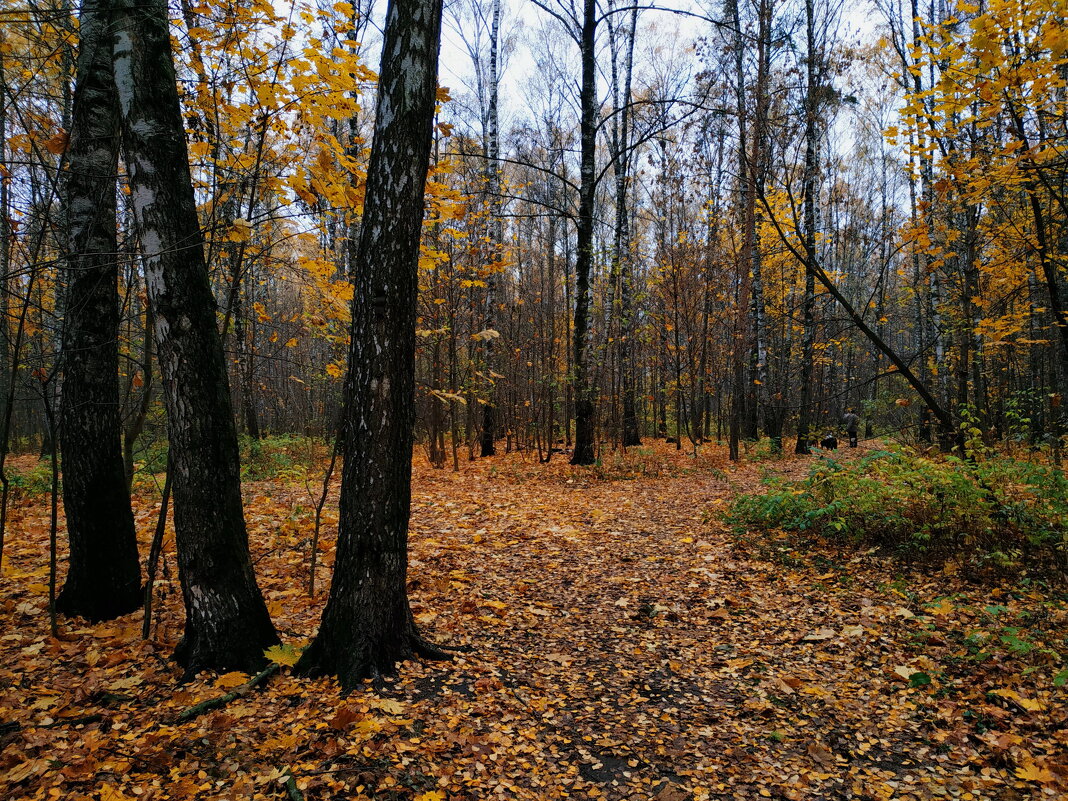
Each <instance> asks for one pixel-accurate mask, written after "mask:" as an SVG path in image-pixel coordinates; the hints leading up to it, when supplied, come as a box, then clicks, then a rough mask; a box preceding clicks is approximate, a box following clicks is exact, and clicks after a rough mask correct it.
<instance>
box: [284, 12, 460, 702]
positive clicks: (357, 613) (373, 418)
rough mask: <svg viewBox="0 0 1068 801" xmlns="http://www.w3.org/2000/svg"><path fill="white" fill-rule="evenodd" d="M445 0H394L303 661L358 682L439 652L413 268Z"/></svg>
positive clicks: (310, 669) (313, 672)
mask: <svg viewBox="0 0 1068 801" xmlns="http://www.w3.org/2000/svg"><path fill="white" fill-rule="evenodd" d="M440 33H441V0H391V2H390V4H389V8H388V10H387V12H386V29H385V42H384V44H383V48H382V68H381V71H380V75H381V78H380V80H379V91H378V104H377V109H376V117H375V134H374V141H373V144H372V147H371V160H370V164H369V166H368V170H367V200H366V203H365V206H364V218H363V225H362V226H361V229H360V241H359V247H358V250H357V253H356V260H355V264H354V265H353V284H354V290H355V291H354V295H353V304H352V340H351V346H350V349H349V365H348V373H347V375H346V381H345V392H346V405H347V410H346V418H347V425H348V436H346V437H345V441H344V455H345V460H344V471H343V473H342V480H341V504H340V519H339V523H338V541H337V561H336V563H335V566H334V575H333V580H332V582H331V585H330V597H329V599H328V601H327V604H326V609H325V610H324V611H323V619H322V624H321V626H320V628H319V633H318V635H317V636H316V638H315V640H314V641H313V642H312V644H311V646H310V647H309V648H308V650H307V651H306V652H305V653H304V656H303V657H302V658H301V661H300V663H299V664H298V666H297V669H298V671H299V672H301V673H303V674H305V675H310V676H322V675H335V676H337V677H338V678H339V680H340V682H341V685H342V687H344V688H346V689H350V688H352V687H353V686H355V685H356V684H357V683H358V682H359V681H360V680H361V679H364V678H367V677H376V676H378V675H379V674H381V673H386V672H391V671H392V670H393V669H394V668H395V665H396V663H397V662H398V661H400V660H402V659H405V658H406V657H408V656H410V655H412V654H425V655H434V651H433V649H432V648H430V647H429V646H427V645H426V643H424V642H423V641H422V640H421V639H420V638H419V635H418V634H417V632H416V630H415V624H414V621H413V620H412V615H411V611H410V609H409V606H408V595H407V587H406V581H407V570H408V518H409V513H410V505H411V467H412V429H413V422H414V412H415V408H414V391H415V321H416V297H417V293H418V276H417V267H418V261H419V240H420V233H421V229H422V222H423V192H424V187H425V184H426V175H427V167H428V164H429V159H430V143H431V124H432V122H433V117H434V104H435V90H436V88H437V54H438V42H439V38H440Z"/></svg>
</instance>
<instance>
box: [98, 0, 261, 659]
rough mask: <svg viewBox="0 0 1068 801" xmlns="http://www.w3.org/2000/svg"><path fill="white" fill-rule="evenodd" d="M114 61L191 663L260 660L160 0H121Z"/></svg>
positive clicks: (226, 394) (232, 448) (257, 608)
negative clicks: (166, 439) (160, 394)
mask: <svg viewBox="0 0 1068 801" xmlns="http://www.w3.org/2000/svg"><path fill="white" fill-rule="evenodd" d="M115 10H116V11H115V18H114V20H113V30H114V42H113V44H114V70H115V84H116V87H117V89H118V97H119V106H120V109H121V113H122V121H123V134H124V153H125V160H126V164H127V168H128V170H129V174H130V190H131V195H132V197H133V205H134V213H135V215H136V220H137V227H138V234H139V238H140V242H141V254H142V258H143V260H144V267H145V279H146V281H145V282H146V285H147V288H148V296H149V300H150V302H151V303H152V304H153V306H154V308H155V314H156V344H157V353H158V360H159V367H160V374H161V377H162V383H163V390H164V401H165V405H166V407H167V421H168V430H169V434H170V458H171V464H172V467H173V471H174V528H175V533H176V537H177V550H178V569H179V577H180V579H181V583H182V595H183V598H184V600H185V610H186V624H185V634H184V636H183V637H182V640H181V642H180V643H179V644H178V647H177V649H176V650H175V654H174V656H175V659H176V660H177V661H178V662H179V663H180V664H181V665H182V666H183V667H184V668H185V669H186V672H187V674H193V673H196V672H197V671H199V670H203V669H211V670H245V671H252V670H255V669H257V668H259V667H260V666H261V665H262V664H263V662H264V656H263V649H264V648H266V647H268V646H270V645H273V644H274V643H276V642H278V636H277V635H276V634H275V631H274V626H273V625H272V624H271V620H270V617H269V616H268V614H267V607H266V605H265V604H264V603H263V597H262V596H261V595H260V591H259V587H258V586H257V585H256V577H255V574H254V573H253V569H252V560H251V558H250V556H249V548H248V534H247V531H246V529H245V518H244V513H243V510H242V507H241V475H240V467H239V457H238V449H237V434H236V431H235V429H234V418H233V413H232V408H231V404H230V391H229V388H228V386H227V378H226V367H225V364H224V361H223V351H222V343H221V340H220V337H219V331H218V327H217V324H216V319H215V316H216V306H215V299H214V297H213V296H212V292H211V285H210V284H209V281H208V271H207V266H206V264H205V262H204V239H203V234H202V233H201V230H200V227H199V223H198V220H197V213H196V203H195V200H194V197H193V187H192V182H191V180H190V175H189V162H188V153H187V151H186V142H185V135H184V133H183V124H182V117H181V114H180V111H179V104H178V92H177V84H176V82H175V73H174V64H173V61H172V57H171V50H170V32H169V27H168V21H167V5H166V3H165V2H163V1H162V0H149V2H145V3H138V4H136V5H135V4H134V3H133V2H132V0H120V2H118V3H117V4H116V6H115Z"/></svg>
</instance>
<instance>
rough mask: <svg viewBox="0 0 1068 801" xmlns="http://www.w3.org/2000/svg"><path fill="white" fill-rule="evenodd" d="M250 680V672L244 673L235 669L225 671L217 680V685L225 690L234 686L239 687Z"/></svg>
mask: <svg viewBox="0 0 1068 801" xmlns="http://www.w3.org/2000/svg"><path fill="white" fill-rule="evenodd" d="M246 681H248V674H247V673H242V672H241V671H240V670H235V671H233V672H232V673H223V674H222V675H221V676H219V678H217V679H216V680H215V686H216V687H219V688H221V689H223V690H229V689H231V688H233V687H239V686H241V685H242V684H244V683H245V682H246Z"/></svg>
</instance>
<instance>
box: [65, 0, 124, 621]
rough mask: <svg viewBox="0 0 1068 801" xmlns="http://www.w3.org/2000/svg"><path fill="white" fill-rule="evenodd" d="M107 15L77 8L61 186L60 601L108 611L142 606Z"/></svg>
mask: <svg viewBox="0 0 1068 801" xmlns="http://www.w3.org/2000/svg"><path fill="white" fill-rule="evenodd" d="M107 22H108V17H107V15H106V13H101V7H100V3H99V1H98V0H88V1H87V2H86V3H85V4H84V5H83V6H82V11H81V15H80V26H79V30H80V42H81V44H80V47H79V51H78V72H77V85H76V88H75V90H74V115H73V122H72V127H71V136H70V149H69V151H68V164H69V171H68V176H67V180H66V181H65V182H64V186H65V190H66V192H65V194H66V197H65V198H64V212H65V217H66V219H65V231H64V234H65V237H66V239H65V242H66V253H65V254H64V257H65V261H66V264H65V278H66V285H67V303H66V305H67V308H66V319H65V321H64V326H65V329H64V339H65V345H64V349H63V350H64V358H63V373H64V377H63V392H62V396H61V398H62V405H61V409H60V413H61V417H62V425H61V426H60V436H61V440H62V442H61V445H62V449H63V506H64V509H65V510H66V518H67V535H68V537H69V540H70V567H69V569H68V571H67V579H66V583H65V584H64V585H63V590H62V592H61V593H60V594H59V597H58V598H57V599H56V609H57V611H59V612H62V613H63V614H66V615H78V616H81V617H85V618H89V619H90V620H109V619H111V618H114V617H118V616H119V615H124V614H126V613H127V612H132V611H133V610H134V609H137V608H138V607H139V606H141V603H142V601H143V596H142V593H141V566H140V563H139V561H138V555H137V535H136V531H135V529H134V518H133V511H132V509H131V508H130V493H129V490H128V488H127V484H126V471H125V468H124V464H123V458H122V446H121V441H120V438H121V430H122V422H121V420H120V416H119V348H118V342H119V322H120V321H119V298H118V280H119V271H118V258H117V256H118V237H117V235H116V218H115V208H116V202H115V175H116V173H117V165H118V156H119V114H118V103H117V102H116V98H115V87H114V83H113V82H112V78H111V40H110V38H109V36H108V31H107Z"/></svg>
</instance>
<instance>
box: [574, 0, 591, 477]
mask: <svg viewBox="0 0 1068 801" xmlns="http://www.w3.org/2000/svg"><path fill="white" fill-rule="evenodd" d="M596 42H597V2H596V0H584V3H583V18H582V29H581V36H580V50H581V54H582V91H581V95H580V106H581V111H580V113H581V120H580V136H581V140H582V142H581V149H582V155H581V159H580V181H579V209H578V224H577V228H578V242H577V250H578V253H577V258H576V259H575V331H574V345H573V347H574V351H575V359H574V362H575V363H574V371H575V375H574V384H575V452H574V453H573V454H572V456H571V464H593V463H594V461H595V460H596V458H597V454H596V451H595V448H594V441H593V440H594V429H595V420H594V417H595V415H596V407H595V405H594V400H593V395H594V390H593V386H592V385H591V382H590V369H589V350H590V348H589V338H590V272H591V270H592V269H593V223H594V220H593V206H594V201H595V195H596V191H597V184H596V178H595V175H594V170H595V167H596V161H595V160H596V155H597V62H596V52H595V45H596Z"/></svg>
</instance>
